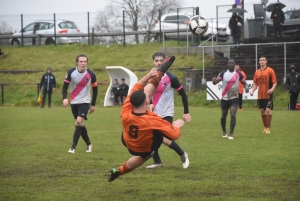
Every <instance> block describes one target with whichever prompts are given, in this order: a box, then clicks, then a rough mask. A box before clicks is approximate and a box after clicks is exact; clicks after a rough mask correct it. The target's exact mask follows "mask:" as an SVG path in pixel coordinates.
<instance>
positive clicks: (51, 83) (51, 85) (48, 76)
mask: <svg viewBox="0 0 300 201" xmlns="http://www.w3.org/2000/svg"><path fill="white" fill-rule="evenodd" d="M42 87H43V99H42V105H41V108H44V106H45V102H46V96H47V94H48V107H49V108H50V107H51V98H52V91H55V88H56V80H55V76H54V75H53V74H52V69H51V68H50V67H49V68H47V70H46V73H45V74H44V75H43V76H42V79H41V82H40V92H41V90H42Z"/></svg>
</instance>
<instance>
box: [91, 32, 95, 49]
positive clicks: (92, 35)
mask: <svg viewBox="0 0 300 201" xmlns="http://www.w3.org/2000/svg"><path fill="white" fill-rule="evenodd" d="M94 34H95V29H94V28H92V34H91V38H92V41H91V44H92V45H94V44H95V35H94Z"/></svg>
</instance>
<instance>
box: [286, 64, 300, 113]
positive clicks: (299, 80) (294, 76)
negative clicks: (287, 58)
mask: <svg viewBox="0 0 300 201" xmlns="http://www.w3.org/2000/svg"><path fill="white" fill-rule="evenodd" d="M290 72H291V73H289V74H288V75H287V76H286V85H287V88H288V90H289V94H290V104H289V105H290V107H289V109H290V110H295V109H296V103H297V100H298V96H299V92H300V74H299V73H297V72H296V67H295V66H294V65H291V66H290Z"/></svg>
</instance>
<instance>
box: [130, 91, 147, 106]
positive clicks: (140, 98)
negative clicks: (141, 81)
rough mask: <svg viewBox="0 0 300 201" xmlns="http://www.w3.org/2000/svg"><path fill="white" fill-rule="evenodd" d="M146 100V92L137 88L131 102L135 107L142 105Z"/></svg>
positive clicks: (131, 96)
mask: <svg viewBox="0 0 300 201" xmlns="http://www.w3.org/2000/svg"><path fill="white" fill-rule="evenodd" d="M145 100H146V95H145V93H144V92H142V91H140V90H137V91H135V92H133V93H132V94H131V95H130V103H131V105H132V106H133V107H140V106H141V105H142V104H143V103H144V102H145Z"/></svg>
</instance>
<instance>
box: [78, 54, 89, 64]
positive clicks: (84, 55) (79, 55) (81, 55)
mask: <svg viewBox="0 0 300 201" xmlns="http://www.w3.org/2000/svg"><path fill="white" fill-rule="evenodd" d="M79 57H85V58H86V61H87V62H88V61H89V58H88V57H87V56H86V54H78V55H77V57H76V63H77V62H78V59H79Z"/></svg>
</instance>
